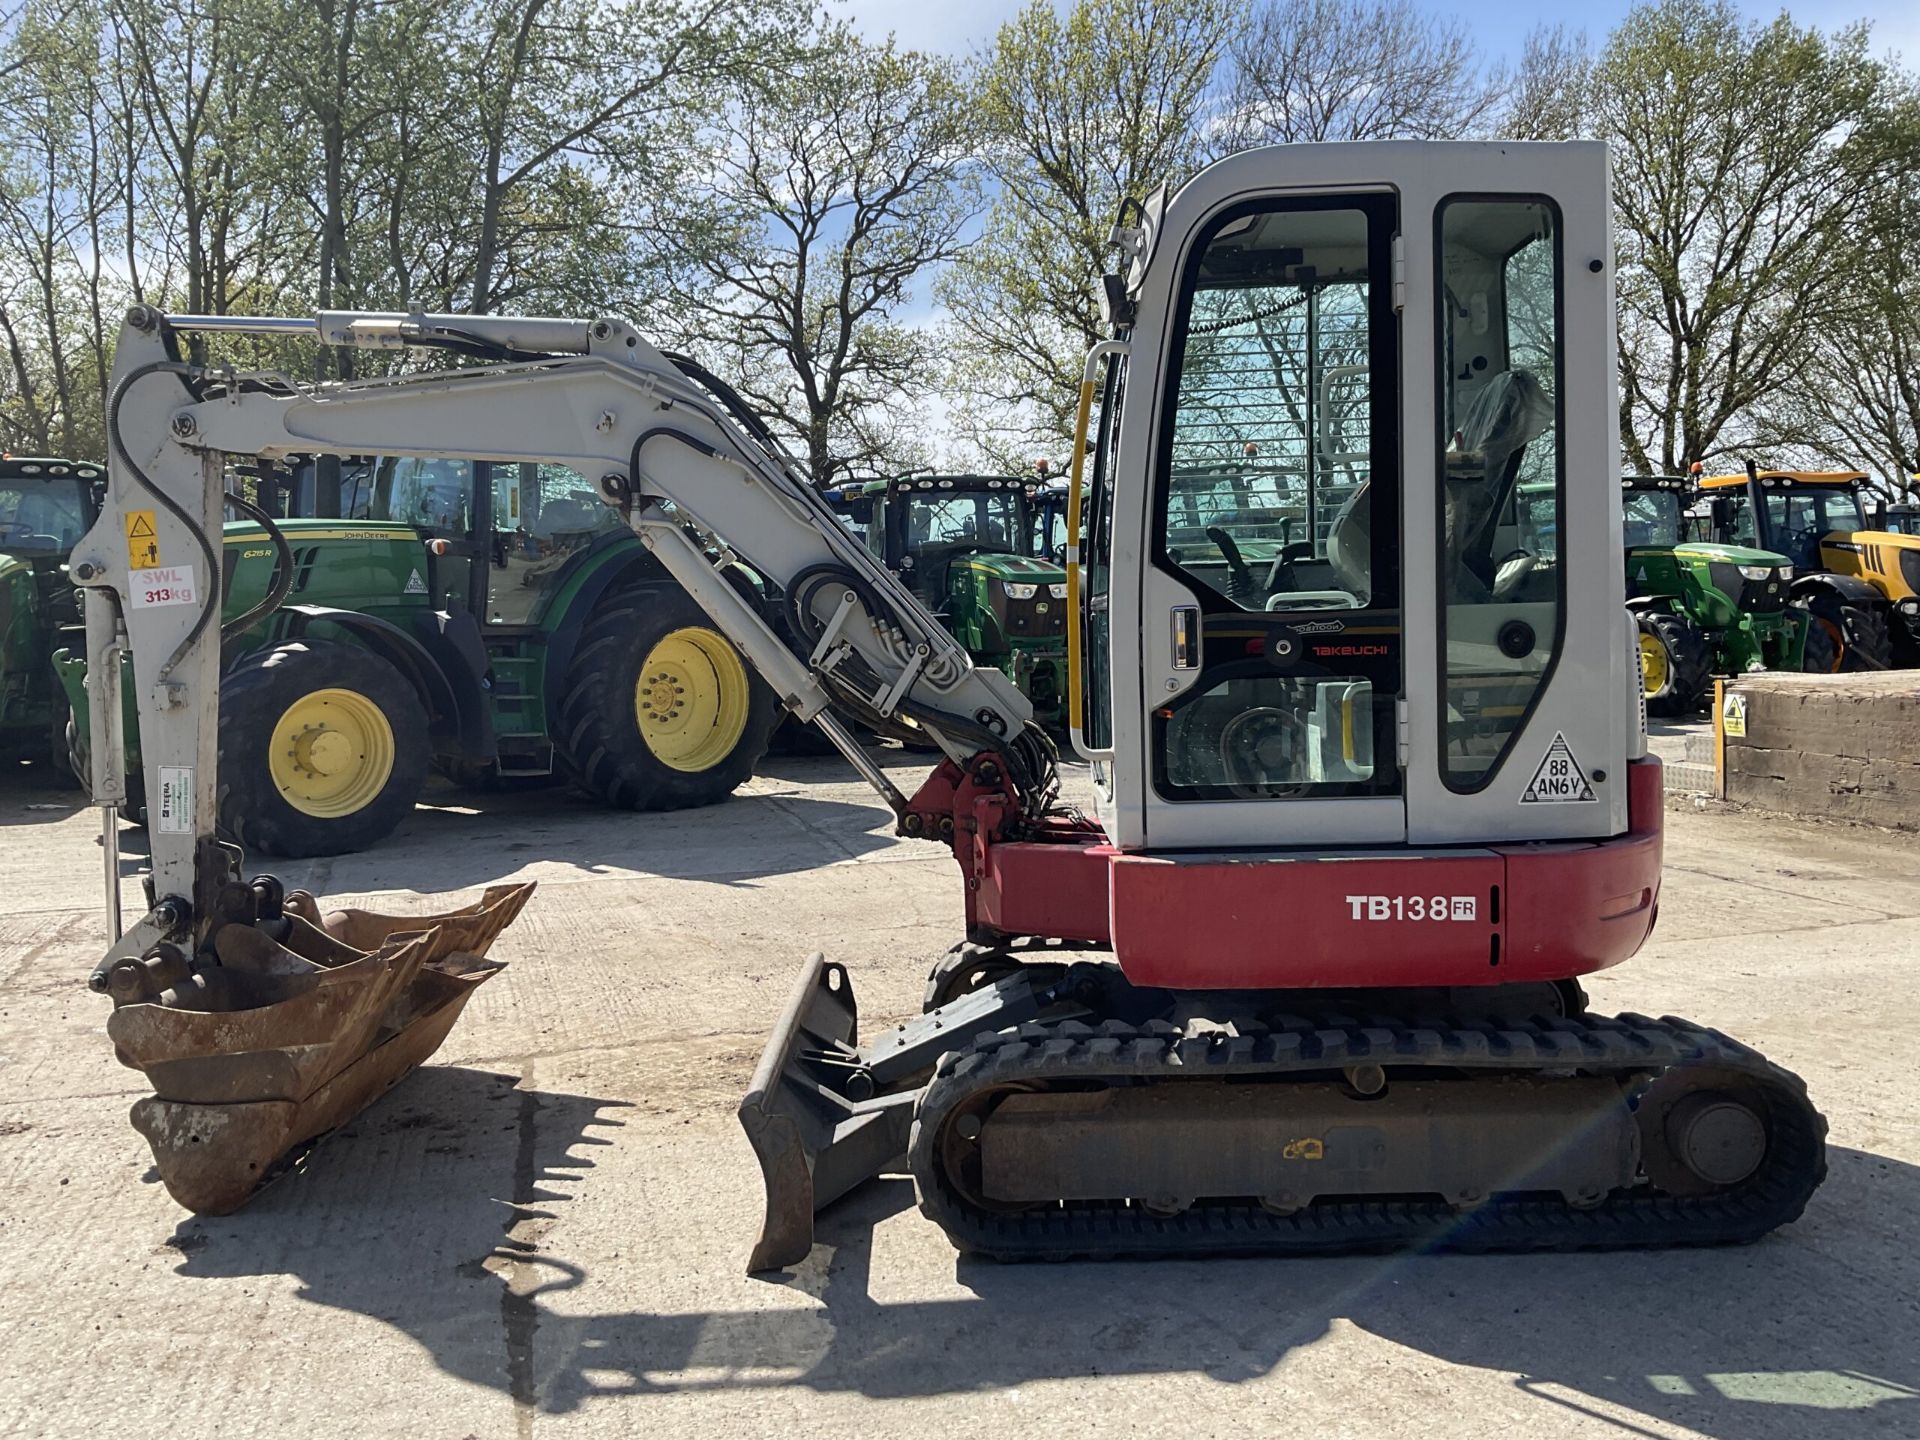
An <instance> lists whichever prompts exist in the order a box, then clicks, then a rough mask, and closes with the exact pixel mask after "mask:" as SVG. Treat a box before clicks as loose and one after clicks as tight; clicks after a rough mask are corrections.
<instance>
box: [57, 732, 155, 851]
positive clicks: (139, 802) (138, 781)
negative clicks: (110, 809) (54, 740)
mask: <svg viewBox="0 0 1920 1440" xmlns="http://www.w3.org/2000/svg"><path fill="white" fill-rule="evenodd" d="M65 729H66V737H65V738H66V750H67V769H68V771H69V772H70V773H71V774H72V775H73V777H74V783H75V784H77V785H79V787H80V788H81V789H82V790H85V791H86V792H87V794H88V796H89V797H91V796H92V794H93V754H92V752H91V751H90V750H89V749H88V748H87V745H86V742H85V741H83V740H82V739H81V738H80V726H79V724H78V723H77V722H76V721H75V720H74V718H73V716H72V715H71V714H69V715H68V716H67V723H66V727H65ZM114 811H115V813H116V814H118V815H119V817H120V818H121V819H122V820H124V821H126V822H127V824H129V825H144V824H146V823H147V776H146V772H145V771H143V770H141V769H139V768H138V767H137V766H136V767H135V768H134V769H132V770H129V771H128V772H127V798H126V799H124V800H122V801H121V802H120V803H119V804H118V805H116V806H114Z"/></svg>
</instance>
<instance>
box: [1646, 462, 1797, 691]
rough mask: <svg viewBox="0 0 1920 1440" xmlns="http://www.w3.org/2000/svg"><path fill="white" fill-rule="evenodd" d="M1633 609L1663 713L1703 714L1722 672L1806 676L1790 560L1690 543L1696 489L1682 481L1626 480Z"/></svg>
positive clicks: (1666, 477) (1674, 478)
mask: <svg viewBox="0 0 1920 1440" xmlns="http://www.w3.org/2000/svg"><path fill="white" fill-rule="evenodd" d="M1620 483H1621V487H1622V489H1623V490H1624V491H1625V492H1626V493H1625V495H1624V496H1623V497H1622V498H1623V502H1624V515H1625V522H1626V525H1625V539H1626V561H1627V608H1628V609H1630V610H1631V611H1632V612H1633V614H1634V618H1635V621H1636V622H1637V623H1638V625H1639V629H1640V676H1641V682H1642V684H1643V686H1644V688H1645V693H1646V698H1647V711H1648V713H1649V714H1653V715H1666V716H1683V715H1690V714H1692V713H1693V712H1694V711H1695V710H1697V709H1699V707H1700V705H1701V704H1702V703H1703V702H1704V701H1705V700H1706V699H1707V692H1708V689H1709V687H1710V685H1711V683H1712V680H1713V677H1714V676H1715V675H1739V674H1744V673H1745V672H1747V671H1749V670H1798V669H1799V668H1800V660H1801V650H1802V647H1803V646H1804V645H1805V643H1806V630H1805V625H1804V622H1803V621H1802V619H1801V616H1800V613H1799V612H1798V611H1796V610H1792V609H1790V608H1789V607H1788V605H1787V596H1788V592H1789V590H1790V588H1791V586H1792V581H1793V567H1792V566H1791V565H1789V564H1788V563H1787V559H1786V557H1785V556H1784V555H1775V554H1773V553H1772V552H1771V551H1767V550H1755V549H1751V548H1749V547H1746V546H1741V545H1722V544H1714V543H1712V542H1709V541H1699V540H1688V539H1686V538H1685V534H1686V530H1685V526H1686V517H1685V511H1686V507H1687V501H1688V499H1689V498H1690V496H1691V491H1692V487H1691V485H1690V484H1689V482H1688V481H1687V480H1686V479H1684V478H1683V477H1681V476H1677V475H1632V476H1628V477H1627V478H1626V479H1624V480H1622V481H1621V482H1620Z"/></svg>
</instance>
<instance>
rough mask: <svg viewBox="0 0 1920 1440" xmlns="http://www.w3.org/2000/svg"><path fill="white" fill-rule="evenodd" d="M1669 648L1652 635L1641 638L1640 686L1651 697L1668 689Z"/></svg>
mask: <svg viewBox="0 0 1920 1440" xmlns="http://www.w3.org/2000/svg"><path fill="white" fill-rule="evenodd" d="M1667 669H1668V666H1667V647H1666V646H1664V645H1662V644H1661V643H1660V641H1659V640H1658V639H1657V638H1656V637H1655V636H1652V635H1642V636H1641V637H1640V684H1641V686H1642V688H1643V689H1644V690H1645V692H1646V694H1647V695H1648V696H1649V697H1652V696H1655V695H1658V694H1659V693H1660V692H1661V691H1662V690H1665V689H1666V688H1667Z"/></svg>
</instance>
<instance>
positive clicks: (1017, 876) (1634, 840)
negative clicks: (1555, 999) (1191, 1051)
mask: <svg viewBox="0 0 1920 1440" xmlns="http://www.w3.org/2000/svg"><path fill="white" fill-rule="evenodd" d="M1626 779H1627V786H1628V790H1627V795H1628V816H1629V825H1628V833H1627V834H1625V835H1622V836H1618V837H1616V838H1614V839H1610V840H1603V841H1594V842H1580V843H1567V842H1556V843H1540V844H1522V845H1505V846H1488V847H1475V848H1462V849H1460V850H1458V851H1434V850H1427V851H1424V852H1421V853H1411V852H1409V853H1403V854H1395V853H1394V852H1392V851H1383V852H1360V853H1349V854H1345V855H1320V856H1316V855H1312V854H1287V855H1272V856H1261V855H1252V856H1248V855H1238V854H1222V855H1125V854H1121V853H1119V852H1117V851H1116V850H1114V849H1113V847H1112V846H1110V845H1108V844H1107V843H1105V840H1104V837H1101V836H1099V835H1098V834H1095V833H1092V832H1090V831H1087V830H1085V829H1081V828H1075V827H1067V828H1063V829H1059V830H1055V831H1043V832H1040V838H1036V839H1033V840H1022V841H1015V842H1005V841H1000V842H996V841H995V840H994V839H993V838H992V833H993V829H994V826H993V824H992V823H991V822H992V821H993V819H994V818H995V817H997V816H998V815H999V814H1000V813H1001V812H1000V810H999V809H998V808H995V803H994V802H992V801H991V800H990V798H989V797H987V796H985V795H983V794H975V795H964V794H963V795H961V796H956V799H959V800H961V801H962V803H961V804H959V805H956V810H958V811H960V812H961V813H963V814H964V813H965V812H967V811H969V810H970V811H971V812H972V822H973V823H972V824H971V825H968V824H967V823H966V822H965V821H963V822H962V823H961V826H960V828H961V830H962V831H964V832H968V833H964V834H958V835H956V836H955V837H954V838H955V843H954V852H955V854H956V856H958V857H959V858H960V861H961V864H962V866H963V868H965V869H966V870H967V872H968V894H967V919H968V925H969V929H970V931H972V932H974V933H976V934H978V933H984V932H991V933H997V934H1001V935H1039V936H1050V937H1055V938H1059V939H1065V940H1081V941H1111V942H1112V944H1113V947H1114V952H1115V954H1116V956H1117V957H1118V959H1119V961H1120V964H1121V967H1122V968H1123V969H1124V970H1125V971H1126V973H1127V977H1128V978H1129V979H1130V980H1132V981H1134V982H1135V983H1136V984H1141V985H1159V986H1166V987H1170V988H1174V989H1295V988H1298V989H1306V988H1325V987H1345V986H1402V985H1500V984H1507V983H1512V982H1516V981H1538V980H1564V979H1570V978H1572V977H1573V976H1576V975H1584V974H1587V973H1589V972H1591V971H1594V970H1602V969H1605V968H1606V967H1608V966H1610V965H1618V964H1619V963H1620V962H1621V961H1623V960H1626V959H1628V958H1629V957H1631V956H1632V955H1633V953H1634V952H1635V951H1637V950H1638V949H1639V948H1640V946H1641V944H1642V943H1643V942H1644V941H1645V940H1646V938H1647V935H1648V933H1649V932H1650V931H1651V930H1652V928H1653V920H1654V916H1655V913H1656V911H1657V909H1658V901H1659V895H1660V858H1661V839H1660V822H1661V813H1662V803H1663V802H1662V798H1661V778H1660V762H1659V761H1658V760H1655V759H1647V760H1642V761H1635V762H1633V763H1632V764H1630V765H1629V766H1628V767H1627V776H1626ZM956 788H958V789H960V790H962V791H963V792H964V791H966V790H970V789H972V786H971V782H965V783H963V785H962V786H960V787H956ZM1436 901H1440V902H1443V903H1442V904H1441V905H1440V907H1439V908H1440V909H1442V910H1443V911H1444V918H1439V919H1436V918H1434V911H1435V909H1436V904H1435V902H1436Z"/></svg>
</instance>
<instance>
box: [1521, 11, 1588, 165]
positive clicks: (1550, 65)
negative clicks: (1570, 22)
mask: <svg viewBox="0 0 1920 1440" xmlns="http://www.w3.org/2000/svg"><path fill="white" fill-rule="evenodd" d="M1593 66H1594V61H1593V51H1592V50H1591V49H1590V48H1589V47H1588V45H1587V37H1586V35H1585V34H1584V33H1583V32H1581V31H1578V30H1571V29H1569V28H1567V27H1566V26H1564V25H1555V26H1553V27H1551V28H1549V27H1546V26H1540V27H1538V28H1536V29H1534V30H1532V31H1529V32H1528V34H1527V38H1526V40H1525V42H1524V43H1523V44H1522V46H1521V50H1520V59H1519V62H1518V63H1517V64H1516V65H1515V66H1514V68H1513V72H1512V74H1511V75H1510V76H1509V77H1508V85H1507V98H1506V105H1505V108H1504V109H1503V110H1502V112H1501V115H1500V121H1499V127H1498V128H1499V132H1500V134H1502V135H1504V136H1507V137H1509V138H1511V139H1515V140H1574V139H1579V138H1581V137H1584V136H1589V135H1591V134H1592V127H1593V103H1594V95H1593Z"/></svg>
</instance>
